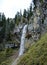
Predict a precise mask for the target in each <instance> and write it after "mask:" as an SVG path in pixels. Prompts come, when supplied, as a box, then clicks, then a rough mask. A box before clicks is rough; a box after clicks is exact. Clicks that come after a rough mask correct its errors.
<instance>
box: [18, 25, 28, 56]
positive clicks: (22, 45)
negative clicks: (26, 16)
mask: <svg viewBox="0 0 47 65" xmlns="http://www.w3.org/2000/svg"><path fill="white" fill-rule="evenodd" d="M26 32H27V25H25V26H24V28H23V30H22V36H21V44H20V51H19V56H21V55H23V53H24V43H25V36H26Z"/></svg>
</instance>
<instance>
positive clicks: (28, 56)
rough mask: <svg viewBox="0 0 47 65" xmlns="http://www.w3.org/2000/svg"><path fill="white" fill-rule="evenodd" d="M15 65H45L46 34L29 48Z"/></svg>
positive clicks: (46, 64)
mask: <svg viewBox="0 0 47 65" xmlns="http://www.w3.org/2000/svg"><path fill="white" fill-rule="evenodd" d="M17 65H47V34H45V35H44V36H42V38H41V39H40V40H39V41H38V42H36V43H35V44H33V45H32V46H31V47H30V49H29V50H28V52H27V53H25V54H24V55H23V56H22V57H21V58H20V60H19V62H18V63H17Z"/></svg>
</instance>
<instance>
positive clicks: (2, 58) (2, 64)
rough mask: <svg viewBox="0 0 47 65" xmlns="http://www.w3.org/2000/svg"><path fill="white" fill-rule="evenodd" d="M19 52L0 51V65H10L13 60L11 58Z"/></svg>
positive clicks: (9, 49)
mask: <svg viewBox="0 0 47 65" xmlns="http://www.w3.org/2000/svg"><path fill="white" fill-rule="evenodd" d="M15 51H17V50H16V49H15V50H14V49H12V48H7V49H5V50H4V51H0V65H9V63H11V60H12V59H10V58H9V57H10V56H12V55H13V53H15Z"/></svg>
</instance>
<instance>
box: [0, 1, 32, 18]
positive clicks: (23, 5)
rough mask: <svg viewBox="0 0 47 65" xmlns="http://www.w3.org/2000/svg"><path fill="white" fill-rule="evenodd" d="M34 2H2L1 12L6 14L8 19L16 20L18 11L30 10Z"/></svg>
mask: <svg viewBox="0 0 47 65" xmlns="http://www.w3.org/2000/svg"><path fill="white" fill-rule="evenodd" d="M31 2H32V0H0V12H2V13H3V12H4V14H5V16H6V18H8V17H10V18H14V17H15V14H16V13H17V11H20V10H21V11H22V12H23V10H24V9H27V8H29V6H30V4H31Z"/></svg>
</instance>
